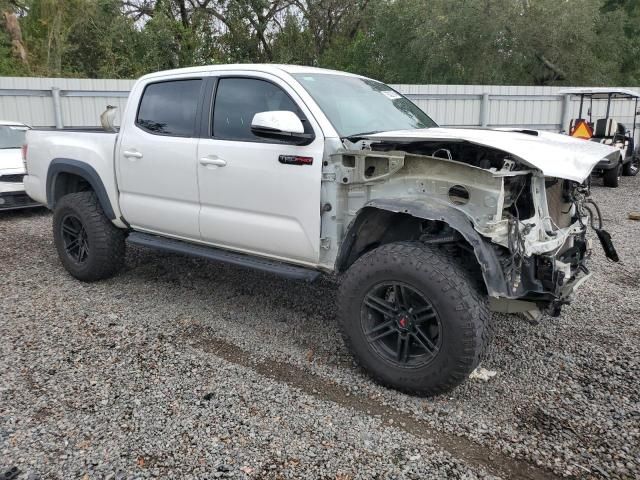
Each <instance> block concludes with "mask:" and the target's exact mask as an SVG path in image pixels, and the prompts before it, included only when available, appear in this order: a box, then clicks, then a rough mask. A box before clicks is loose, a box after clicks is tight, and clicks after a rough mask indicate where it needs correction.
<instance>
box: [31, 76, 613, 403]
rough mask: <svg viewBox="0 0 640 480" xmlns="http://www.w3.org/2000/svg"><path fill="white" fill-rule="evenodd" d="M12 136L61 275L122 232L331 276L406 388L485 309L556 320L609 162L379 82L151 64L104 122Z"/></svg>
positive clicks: (106, 259)
mask: <svg viewBox="0 0 640 480" xmlns="http://www.w3.org/2000/svg"><path fill="white" fill-rule="evenodd" d="M105 116H106V115H105ZM104 123H105V124H106V125H107V126H108V127H109V128H108V130H113V129H112V128H111V127H110V122H109V121H105V122H104ZM27 144H28V149H27V158H26V164H27V170H28V175H27V176H26V177H25V186H26V188H27V192H28V193H29V195H31V196H32V197H33V198H34V199H36V200H38V201H40V202H43V203H46V204H47V206H48V207H49V208H50V209H52V210H53V211H54V214H53V238H54V242H55V245H56V248H57V250H58V254H59V256H60V259H61V261H62V264H63V265H64V267H65V268H66V269H67V270H68V271H69V272H70V273H71V274H72V275H73V276H75V277H76V278H78V279H80V280H83V281H95V280H100V279H104V278H108V277H110V276H112V275H114V274H115V273H116V272H117V271H118V269H119V268H120V267H121V266H122V265H123V262H124V259H125V246H126V243H134V244H137V245H143V246H146V247H150V248H157V249H161V250H164V251H170V252H178V253H181V254H186V255H193V256H199V257H204V258H208V259H215V260H218V261H224V262H228V263H233V264H236V265H243V266H245V267H251V268H254V269H258V270H263V271H268V272H271V273H274V274H280V275H283V276H285V277H288V278H294V279H302V280H308V281H311V280H313V279H315V278H316V277H317V276H319V275H320V274H321V273H328V274H335V275H340V276H341V277H342V281H341V282H340V287H339V292H338V321H339V323H340V325H341V327H342V330H343V333H344V336H345V338H346V339H347V343H348V345H349V347H350V348H351V351H352V352H353V354H354V356H355V357H356V358H357V359H358V360H359V361H360V363H361V364H362V365H363V366H364V368H365V369H366V370H367V371H368V372H369V373H370V374H371V375H372V376H373V377H374V378H375V379H377V380H378V381H380V382H381V383H383V384H385V385H389V386H392V387H395V388H398V389H401V390H405V391H410V392H418V393H421V394H435V393H440V392H443V391H446V390H448V389H450V388H452V387H453V386H455V385H457V384H458V383H460V382H462V381H463V380H464V379H465V378H466V377H467V376H468V375H469V374H470V373H471V372H472V371H473V370H474V369H475V368H476V366H477V365H478V362H479V361H480V358H481V354H482V353H483V352H484V350H485V346H486V343H487V340H488V338H489V334H488V333H489V329H488V322H489V308H491V309H493V310H496V311H503V312H528V314H529V315H536V314H538V315H539V314H540V312H541V311H546V312H549V313H552V314H556V315H557V314H559V313H560V308H561V307H562V305H564V304H566V303H569V302H570V300H571V298H572V295H571V294H572V292H573V291H574V290H575V289H576V288H577V287H578V286H579V285H580V283H582V282H583V281H584V280H585V279H586V278H587V277H588V275H589V270H588V269H587V267H586V263H587V259H588V257H589V253H590V250H591V241H590V239H589V238H587V230H588V226H589V225H595V218H593V217H594V216H595V212H596V210H597V206H596V205H595V204H594V203H593V200H592V199H591V198H590V196H589V185H588V184H587V183H584V181H585V179H587V178H588V177H589V174H590V172H591V170H592V169H593V167H594V166H595V165H596V164H597V163H598V162H599V161H600V160H602V159H603V158H609V157H614V158H617V157H619V156H620V151H619V150H616V149H614V148H612V147H610V146H606V145H601V144H599V143H594V142H584V141H582V140H577V139H574V138H571V137H568V136H565V135H558V134H552V133H546V132H538V131H531V130H520V131H496V130H489V129H452V128H439V127H438V126H437V125H436V123H435V122H434V121H433V120H431V119H430V118H429V117H428V116H427V114H426V113H424V112H423V111H421V110H420V109H419V108H418V107H417V106H416V105H414V104H413V103H411V101H410V100H408V99H407V98H405V97H403V96H402V95H400V94H399V93H397V92H396V91H394V90H393V89H392V88H391V87H389V86H387V85H384V84H383V83H381V82H378V81H375V80H372V79H369V78H365V77H361V76H357V75H351V74H347V73H344V72H336V71H329V70H323V69H315V68H311V67H300V66H286V65H217V66H210V67H197V68H188V69H182V70H177V71H168V72H158V73H154V74H151V75H147V76H145V77H143V78H141V79H140V80H139V81H138V82H137V83H136V84H135V85H134V87H133V89H132V91H131V94H130V95H129V100H128V103H127V107H126V109H125V111H124V112H123V115H122V123H121V127H120V130H119V131H118V132H117V133H115V132H113V133H111V132H107V131H96V130H88V129H84V130H76V131H62V132H60V131H37V130H31V131H29V132H28V133H27ZM596 231H597V232H598V236H599V237H600V239H601V241H602V243H603V246H604V247H605V251H606V252H607V254H608V255H609V256H610V257H611V258H612V259H615V258H617V257H616V254H615V249H614V248H613V245H612V244H611V242H610V238H609V237H608V234H607V233H606V232H605V231H604V230H602V229H601V228H599V229H597V230H596ZM282 285H285V286H286V288H292V289H293V288H296V287H295V285H293V284H282ZM211 295H216V292H215V291H212V292H211Z"/></svg>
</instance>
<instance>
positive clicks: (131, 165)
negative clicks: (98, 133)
mask: <svg viewBox="0 0 640 480" xmlns="http://www.w3.org/2000/svg"><path fill="white" fill-rule="evenodd" d="M202 83H203V82H202V80H199V79H188V80H177V81H172V82H160V83H152V84H149V85H147V87H146V88H145V91H144V93H143V95H142V101H141V105H140V108H139V110H138V114H137V117H136V119H135V123H133V122H132V123H131V124H129V125H127V126H126V128H123V129H122V138H121V139H120V148H119V149H118V154H117V162H118V167H119V169H118V175H119V178H118V187H119V190H120V207H121V209H122V212H123V215H124V218H125V219H126V220H127V222H129V223H130V224H131V225H132V226H134V227H136V228H138V229H142V230H149V231H154V232H158V233H163V234H168V235H175V236H179V237H184V238H189V239H199V238H200V231H199V225H198V215H199V209H200V199H199V196H198V182H197V174H198V172H197V165H198V164H197V149H198V140H197V138H194V137H195V127H196V118H197V114H198V108H199V107H198V106H199V105H200V104H201V101H200V99H201V86H202Z"/></svg>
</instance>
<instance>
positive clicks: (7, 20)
mask: <svg viewBox="0 0 640 480" xmlns="http://www.w3.org/2000/svg"><path fill="white" fill-rule="evenodd" d="M2 16H3V17H4V29H5V30H6V32H7V33H8V34H9V38H10V39H11V51H12V52H13V55H14V56H15V57H16V58H17V59H18V60H20V62H22V64H23V65H29V56H28V54H27V49H26V47H25V46H24V42H23V41H22V30H21V29H20V23H19V22H18V16H17V15H16V14H15V13H13V12H11V11H8V10H5V11H4V12H2Z"/></svg>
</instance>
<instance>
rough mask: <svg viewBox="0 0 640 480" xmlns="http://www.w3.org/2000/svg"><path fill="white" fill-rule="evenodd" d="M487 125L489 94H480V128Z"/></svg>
mask: <svg viewBox="0 0 640 480" xmlns="http://www.w3.org/2000/svg"><path fill="white" fill-rule="evenodd" d="M487 125H489V94H488V93H483V94H482V103H481V104H480V126H481V127H486V126H487Z"/></svg>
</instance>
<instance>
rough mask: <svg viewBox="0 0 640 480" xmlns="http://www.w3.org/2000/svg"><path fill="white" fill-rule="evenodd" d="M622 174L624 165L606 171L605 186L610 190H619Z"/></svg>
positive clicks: (604, 176) (603, 177)
mask: <svg viewBox="0 0 640 480" xmlns="http://www.w3.org/2000/svg"><path fill="white" fill-rule="evenodd" d="M621 174H622V165H618V166H616V167H614V168H610V169H609V170H605V172H604V175H603V176H602V179H603V182H604V186H605V187H609V188H617V187H618V185H620V175H621Z"/></svg>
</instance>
